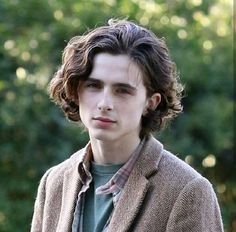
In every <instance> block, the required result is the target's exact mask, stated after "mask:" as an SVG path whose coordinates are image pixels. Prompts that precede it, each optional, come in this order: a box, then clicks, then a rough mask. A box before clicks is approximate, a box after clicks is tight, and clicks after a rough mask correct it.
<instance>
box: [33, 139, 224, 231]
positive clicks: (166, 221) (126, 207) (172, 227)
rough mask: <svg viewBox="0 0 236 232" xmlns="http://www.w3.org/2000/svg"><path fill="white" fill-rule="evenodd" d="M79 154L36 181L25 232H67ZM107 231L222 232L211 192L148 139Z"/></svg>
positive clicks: (186, 167)
mask: <svg viewBox="0 0 236 232" xmlns="http://www.w3.org/2000/svg"><path fill="white" fill-rule="evenodd" d="M83 152H84V149H82V150H80V151H78V152H77V153H75V154H74V155H72V156H71V157H70V158H69V159H67V160H66V161H64V162H62V163H61V164H59V165H57V166H55V167H53V168H51V169H49V170H48V171H47V172H46V173H45V175H44V176H43V178H42V179H41V182H40V185H39V188H38V195H37V198H36V202H35V208H34V215H33V221H32V226H31V232H54V231H56V232H69V231H71V225H72V220H73V213H74V209H75V204H76V197H77V194H78V191H79V190H80V188H81V183H80V181H79V176H78V171H77V164H78V162H79V160H80V158H81V153H83ZM109 231H112V232H113V231H114V232H121V231H122V232H123V231H137V232H146V231H147V232H164V231H166V232H182V231H184V232H220V231H223V226H222V219H221V215H220V209H219V205H218V202H217V198H216V195H215V192H214V190H213V188H212V186H211V184H210V183H209V181H208V180H206V179H205V178H204V177H202V176H201V175H200V174H199V173H197V172H196V171H195V170H194V169H192V168H191V167H190V166H189V165H187V164H186V163H185V162H183V161H181V160H180V159H179V158H177V157H176V156H174V155H172V154H171V153H169V152H168V151H166V150H164V149H163V147H162V145H161V144H160V143H159V142H158V141H157V140H156V139H154V138H153V137H151V138H150V139H149V140H148V141H147V142H146V144H145V145H144V148H143V150H142V152H141V154H140V157H139V158H138V160H137V162H136V164H135V166H134V169H133V170H132V172H131V175H130V177H129V179H128V181H127V183H126V185H125V187H124V190H123V193H122V195H121V197H120V200H119V202H118V205H117V207H116V208H115V211H114V213H113V216H112V219H111V222H110V225H109Z"/></svg>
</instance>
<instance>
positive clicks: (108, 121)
mask: <svg viewBox="0 0 236 232" xmlns="http://www.w3.org/2000/svg"><path fill="white" fill-rule="evenodd" d="M93 120H96V121H100V122H107V123H115V122H116V121H114V120H112V119H110V118H105V117H95V118H93Z"/></svg>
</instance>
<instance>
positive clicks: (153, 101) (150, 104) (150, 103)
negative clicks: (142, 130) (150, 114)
mask: <svg viewBox="0 0 236 232" xmlns="http://www.w3.org/2000/svg"><path fill="white" fill-rule="evenodd" d="M160 102H161V94H160V93H154V94H153V95H152V96H151V97H150V98H148V99H147V109H150V110H155V109H156V108H157V106H158V105H159V104H160Z"/></svg>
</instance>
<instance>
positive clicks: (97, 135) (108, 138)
mask: <svg viewBox="0 0 236 232" xmlns="http://www.w3.org/2000/svg"><path fill="white" fill-rule="evenodd" d="M91 136H92V137H93V138H95V139H97V140H101V141H104V142H105V141H112V140H114V138H113V136H111V134H109V133H92V134H91Z"/></svg>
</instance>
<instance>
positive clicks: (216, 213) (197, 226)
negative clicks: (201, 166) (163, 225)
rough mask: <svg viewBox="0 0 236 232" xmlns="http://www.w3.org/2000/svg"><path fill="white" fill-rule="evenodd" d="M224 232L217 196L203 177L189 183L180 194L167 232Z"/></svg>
mask: <svg viewBox="0 0 236 232" xmlns="http://www.w3.org/2000/svg"><path fill="white" fill-rule="evenodd" d="M174 231H181V232H189V231H191V232H222V231H223V225H222V219H221V213H220V209H219V205H218V201H217V198H216V194H215V192H214V190H213V188H212V186H211V184H210V183H209V181H208V180H206V179H205V178H203V177H199V178H196V179H194V180H192V181H191V182H189V183H188V184H187V185H186V186H185V187H184V189H183V190H182V191H181V193H180V194H179V196H178V198H177V200H176V202H175V204H174V206H173V208H172V211H171V214H170V217H169V220H168V224H167V229H166V232H174Z"/></svg>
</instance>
